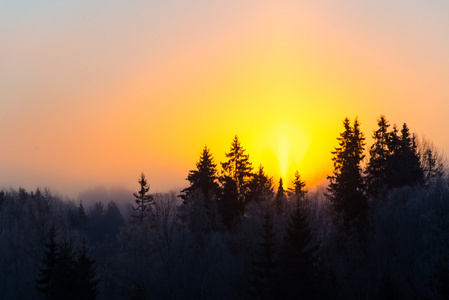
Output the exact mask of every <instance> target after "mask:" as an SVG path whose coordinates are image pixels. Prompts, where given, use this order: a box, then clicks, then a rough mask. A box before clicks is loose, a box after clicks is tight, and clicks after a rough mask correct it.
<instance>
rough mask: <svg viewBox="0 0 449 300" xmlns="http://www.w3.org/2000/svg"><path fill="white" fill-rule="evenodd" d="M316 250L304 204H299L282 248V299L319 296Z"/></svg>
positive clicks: (289, 224) (288, 227) (288, 226)
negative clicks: (315, 262)
mask: <svg viewBox="0 0 449 300" xmlns="http://www.w3.org/2000/svg"><path fill="white" fill-rule="evenodd" d="M316 251H317V247H316V246H315V245H313V244H312V232H311V229H310V225H309V222H308V220H307V216H306V214H305V212H304V211H303V207H302V203H301V202H299V201H298V202H297V203H296V206H295V210H294V212H293V214H292V216H291V219H290V221H289V223H288V225H287V228H286V235H285V238H284V243H283V247H282V262H281V264H282V278H281V282H280V285H281V286H280V291H281V293H282V297H280V298H281V299H313V298H314V296H315V293H316V290H315V285H316V280H315V278H316V275H317V272H316V269H315V265H314V261H315V253H316Z"/></svg>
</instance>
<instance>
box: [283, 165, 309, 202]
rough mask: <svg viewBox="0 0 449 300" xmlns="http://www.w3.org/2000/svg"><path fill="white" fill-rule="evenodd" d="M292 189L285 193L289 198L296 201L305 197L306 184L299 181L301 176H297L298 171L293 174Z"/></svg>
mask: <svg viewBox="0 0 449 300" xmlns="http://www.w3.org/2000/svg"><path fill="white" fill-rule="evenodd" d="M292 183H293V187H291V188H289V189H288V191H287V193H288V195H289V196H290V197H294V198H296V199H302V198H304V196H305V195H306V193H307V191H306V190H305V189H304V188H305V186H306V183H305V182H304V181H303V180H301V175H299V172H298V170H296V172H295V178H294V179H293V181H292Z"/></svg>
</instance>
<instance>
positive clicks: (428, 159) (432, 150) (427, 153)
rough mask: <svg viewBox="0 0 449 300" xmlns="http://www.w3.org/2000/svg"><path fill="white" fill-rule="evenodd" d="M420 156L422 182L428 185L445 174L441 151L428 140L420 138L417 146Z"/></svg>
mask: <svg viewBox="0 0 449 300" xmlns="http://www.w3.org/2000/svg"><path fill="white" fill-rule="evenodd" d="M418 149H419V150H418V152H419V154H420V156H421V158H420V160H421V168H422V170H423V173H424V182H425V184H426V185H429V184H430V183H431V182H432V181H434V180H435V179H437V178H441V177H443V176H444V175H445V168H446V166H445V159H444V157H443V156H442V155H441V152H440V151H439V150H438V149H437V147H435V146H434V144H433V143H432V142H430V141H428V140H425V139H422V141H421V142H420V143H419V146H418Z"/></svg>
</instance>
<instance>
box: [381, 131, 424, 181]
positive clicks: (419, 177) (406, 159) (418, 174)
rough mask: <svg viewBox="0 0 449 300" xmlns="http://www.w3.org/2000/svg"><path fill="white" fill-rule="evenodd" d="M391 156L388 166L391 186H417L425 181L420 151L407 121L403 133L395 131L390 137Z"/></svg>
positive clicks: (388, 177) (388, 179) (388, 178)
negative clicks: (398, 133) (399, 133)
mask: <svg viewBox="0 0 449 300" xmlns="http://www.w3.org/2000/svg"><path fill="white" fill-rule="evenodd" d="M389 146H390V152H391V154H390V156H389V159H388V168H387V184H388V187H389V188H398V187H403V186H415V185H421V184H423V183H424V173H423V170H422V168H421V164H420V158H419V153H418V151H417V145H416V142H415V137H414V135H411V134H410V131H409V129H408V126H407V124H406V123H404V124H403V126H402V130H401V135H400V136H398V135H397V131H396V132H395V131H393V134H392V135H391V138H390V145H389Z"/></svg>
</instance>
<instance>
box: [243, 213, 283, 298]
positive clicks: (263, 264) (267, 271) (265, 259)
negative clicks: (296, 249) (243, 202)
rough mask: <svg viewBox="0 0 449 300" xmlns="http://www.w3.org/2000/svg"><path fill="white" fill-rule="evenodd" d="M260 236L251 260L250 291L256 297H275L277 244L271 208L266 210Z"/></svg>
mask: <svg viewBox="0 0 449 300" xmlns="http://www.w3.org/2000/svg"><path fill="white" fill-rule="evenodd" d="M259 236H260V239H261V241H260V242H259V243H257V248H256V249H255V251H254V257H253V259H252V261H251V266H252V269H251V274H250V282H249V292H250V295H251V296H252V297H254V298H256V299H274V297H275V287H276V275H277V270H276V266H277V264H276V260H275V252H276V245H275V241H274V237H275V233H274V227H273V217H272V215H271V214H270V211H269V209H266V210H265V214H264V216H263V223H262V228H261V231H260V232H259Z"/></svg>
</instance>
